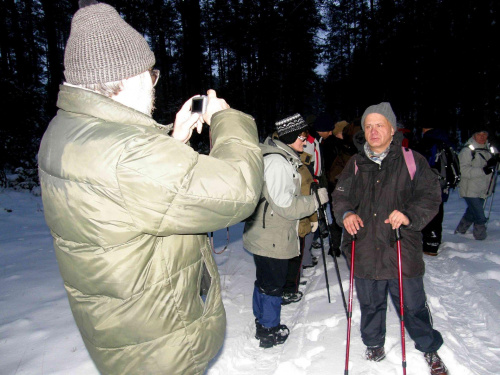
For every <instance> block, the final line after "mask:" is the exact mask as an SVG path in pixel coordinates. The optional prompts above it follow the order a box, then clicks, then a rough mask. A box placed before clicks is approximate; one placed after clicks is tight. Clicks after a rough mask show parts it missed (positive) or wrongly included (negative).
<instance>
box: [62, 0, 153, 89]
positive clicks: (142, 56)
mask: <svg viewBox="0 0 500 375" xmlns="http://www.w3.org/2000/svg"><path fill="white" fill-rule="evenodd" d="M80 3H85V2H83V1H81V2H80ZM87 3H90V4H92V5H88V6H84V5H83V7H82V8H80V9H79V10H78V11H77V12H76V13H75V15H74V16H73V20H72V21H71V33H70V35H69V39H68V43H67V44H66V50H65V52H64V68H65V70H64V75H65V77H66V81H67V82H68V83H71V84H74V85H81V84H95V83H106V82H113V81H120V80H122V79H125V78H130V77H133V76H136V75H138V74H140V73H143V72H145V71H147V70H148V69H150V68H151V67H153V65H154V64H155V56H154V54H153V52H152V51H151V49H150V48H149V45H148V42H146V39H144V37H143V36H142V35H141V34H139V33H138V32H137V31H136V30H135V29H134V28H132V27H131V26H130V25H129V24H128V23H126V22H125V21H124V20H123V19H122V18H121V17H120V15H119V14H118V12H117V11H116V10H115V8H113V7H112V6H110V5H108V4H104V3H97V2H96V1H89V2H87Z"/></svg>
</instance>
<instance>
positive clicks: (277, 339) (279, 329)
mask: <svg viewBox="0 0 500 375" xmlns="http://www.w3.org/2000/svg"><path fill="white" fill-rule="evenodd" d="M255 327H256V331H255V338H256V339H257V340H260V344H259V346H260V347H261V348H264V349H267V348H272V347H273V346H275V345H280V344H283V343H284V342H285V341H286V339H287V338H288V335H289V334H290V330H289V329H288V327H287V326H286V325H284V324H278V325H277V326H276V327H271V328H266V327H264V326H263V325H262V324H260V323H259V322H258V321H257V319H256V320H255Z"/></svg>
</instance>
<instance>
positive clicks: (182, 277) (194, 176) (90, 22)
mask: <svg viewBox="0 0 500 375" xmlns="http://www.w3.org/2000/svg"><path fill="white" fill-rule="evenodd" d="M89 3H90V5H88V6H86V7H83V8H81V9H80V10H79V11H78V12H77V13H76V14H75V16H74V18H73V21H72V28H71V35H70V38H69V40H68V44H67V46H66V52H65V77H66V83H65V84H63V85H62V86H61V88H60V93H59V99H58V102H57V105H58V107H59V111H58V114H57V116H56V117H55V118H54V119H53V120H52V121H51V123H50V125H49V127H48V129H47V131H46V133H45V134H44V136H43V139H42V142H41V146H40V151H39V175H40V182H41V186H42V198H43V204H44V211H45V218H46V221H47V224H48V226H49V228H50V230H51V233H52V236H53V238H54V247H55V253H56V257H57V261H58V264H59V269H60V272H61V276H62V278H63V280H64V286H65V288H66V291H67V295H68V298H69V302H70V306H71V310H72V312H73V316H74V318H75V321H76V324H77V325H78V328H79V330H80V333H81V335H82V338H83V340H84V342H85V345H86V347H87V350H88V352H89V354H90V356H91V357H92V359H93V361H94V363H95V365H96V366H97V368H98V370H99V371H100V372H101V373H102V374H112V375H125V374H132V375H138V374H148V375H152V374H165V375H166V374H168V375H173V374H179V375H180V374H182V375H195V374H202V373H203V372H204V370H205V368H206V366H207V363H208V362H209V361H210V360H211V359H212V358H213V357H214V356H215V355H216V354H217V352H218V350H219V349H220V347H221V345H222V342H223V339H224V334H225V324H226V320H225V311H224V307H223V305H222V300H221V293H220V283H219V274H218V272H217V267H216V264H215V262H214V260H213V258H212V255H211V251H210V245H209V242H208V240H207V236H206V232H209V231H213V230H217V229H220V228H223V227H226V226H230V225H233V224H235V223H237V222H239V221H241V220H243V219H245V218H246V217H247V216H249V215H250V214H251V213H252V212H253V210H254V208H255V206H256V204H257V201H258V199H259V196H260V193H261V189H262V183H263V181H262V175H263V161H262V154H261V151H260V149H259V147H258V137H257V129H256V126H255V122H254V120H253V118H252V117H250V116H248V115H245V114H244V113H241V112H238V111H236V110H233V109H229V106H228V105H227V104H226V102H225V101H224V100H222V99H218V98H217V97H216V95H215V92H214V91H213V90H209V93H208V106H207V111H206V113H205V114H204V115H203V116H201V115H200V114H196V113H191V110H190V107H191V100H188V101H187V102H186V103H185V104H184V106H183V107H182V109H181V110H180V111H179V113H178V114H177V117H176V120H175V124H174V126H173V131H172V132H171V135H169V132H170V130H172V127H171V126H170V127H168V126H163V125H160V124H158V123H156V122H155V121H154V120H153V119H152V118H151V110H152V101H153V100H152V99H153V98H154V94H153V86H154V84H155V82H156V80H157V78H158V73H157V72H155V71H153V70H151V68H152V67H153V64H154V63H155V59H154V55H153V53H152V52H151V50H150V49H149V46H148V44H147V42H146V40H145V39H144V38H143V37H142V36H141V35H140V34H139V33H137V31H135V30H134V29H133V28H131V27H130V26H129V25H128V24H127V23H125V22H124V21H123V20H122V19H121V17H120V16H119V15H118V13H117V12H116V10H115V9H114V8H112V7H111V6H109V5H107V4H102V3H101V4H97V3H95V1H90V2H89ZM202 121H205V122H207V123H208V124H209V125H211V131H212V141H213V149H212V151H211V154H210V155H209V156H204V155H199V154H198V153H196V152H195V151H194V150H193V149H192V148H190V147H189V146H188V145H186V144H185V142H187V141H188V140H189V138H190V136H191V134H192V131H193V130H194V129H195V128H198V129H201V125H202ZM204 270H205V272H204ZM206 271H208V274H209V275H210V278H211V285H210V288H209V290H208V292H207V296H206V299H205V300H203V299H202V298H201V297H200V285H201V279H202V275H203V274H206V273H207V272H206Z"/></svg>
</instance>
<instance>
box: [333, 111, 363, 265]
mask: <svg viewBox="0 0 500 375" xmlns="http://www.w3.org/2000/svg"><path fill="white" fill-rule="evenodd" d="M360 130H361V119H360V118H358V119H356V120H354V121H352V122H351V123H348V122H347V121H339V122H337V123H336V124H335V128H334V130H333V135H334V136H335V137H337V138H338V139H339V140H340V142H338V143H337V149H336V151H335V153H336V154H337V156H336V157H335V159H334V160H333V162H332V164H331V166H330V169H329V170H328V173H327V177H328V185H329V189H330V191H331V192H332V193H333V191H334V190H335V186H336V185H337V181H338V178H339V176H340V173H341V172H342V171H343V170H344V167H345V166H346V164H347V162H348V161H349V159H350V158H351V156H352V155H354V154H355V153H356V151H357V149H356V146H354V142H353V137H354V134H356V133H357V132H358V131H360ZM331 210H332V218H334V217H335V215H334V213H333V205H332V207H331ZM330 232H331V234H332V236H331V238H332V242H333V243H332V244H331V246H330V250H329V251H328V254H329V255H331V256H340V254H341V249H340V244H341V241H342V227H341V226H339V225H338V224H337V222H336V221H335V219H333V220H332V223H331V224H330Z"/></svg>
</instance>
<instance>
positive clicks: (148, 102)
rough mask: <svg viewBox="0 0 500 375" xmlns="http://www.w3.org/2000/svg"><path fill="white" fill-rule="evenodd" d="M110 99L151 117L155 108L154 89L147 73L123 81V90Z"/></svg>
mask: <svg viewBox="0 0 500 375" xmlns="http://www.w3.org/2000/svg"><path fill="white" fill-rule="evenodd" d="M112 99H114V100H116V101H117V102H119V103H121V104H123V105H126V106H127V107H130V108H133V109H135V110H137V111H139V112H142V113H144V114H145V115H147V116H149V117H151V115H152V114H153V110H154V108H155V107H154V103H155V89H154V87H153V84H152V82H151V76H150V74H149V72H144V73H141V74H139V75H138V76H135V77H131V78H128V79H127V80H125V81H124V87H123V90H122V91H120V93H119V94H118V95H116V96H113V97H112Z"/></svg>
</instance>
